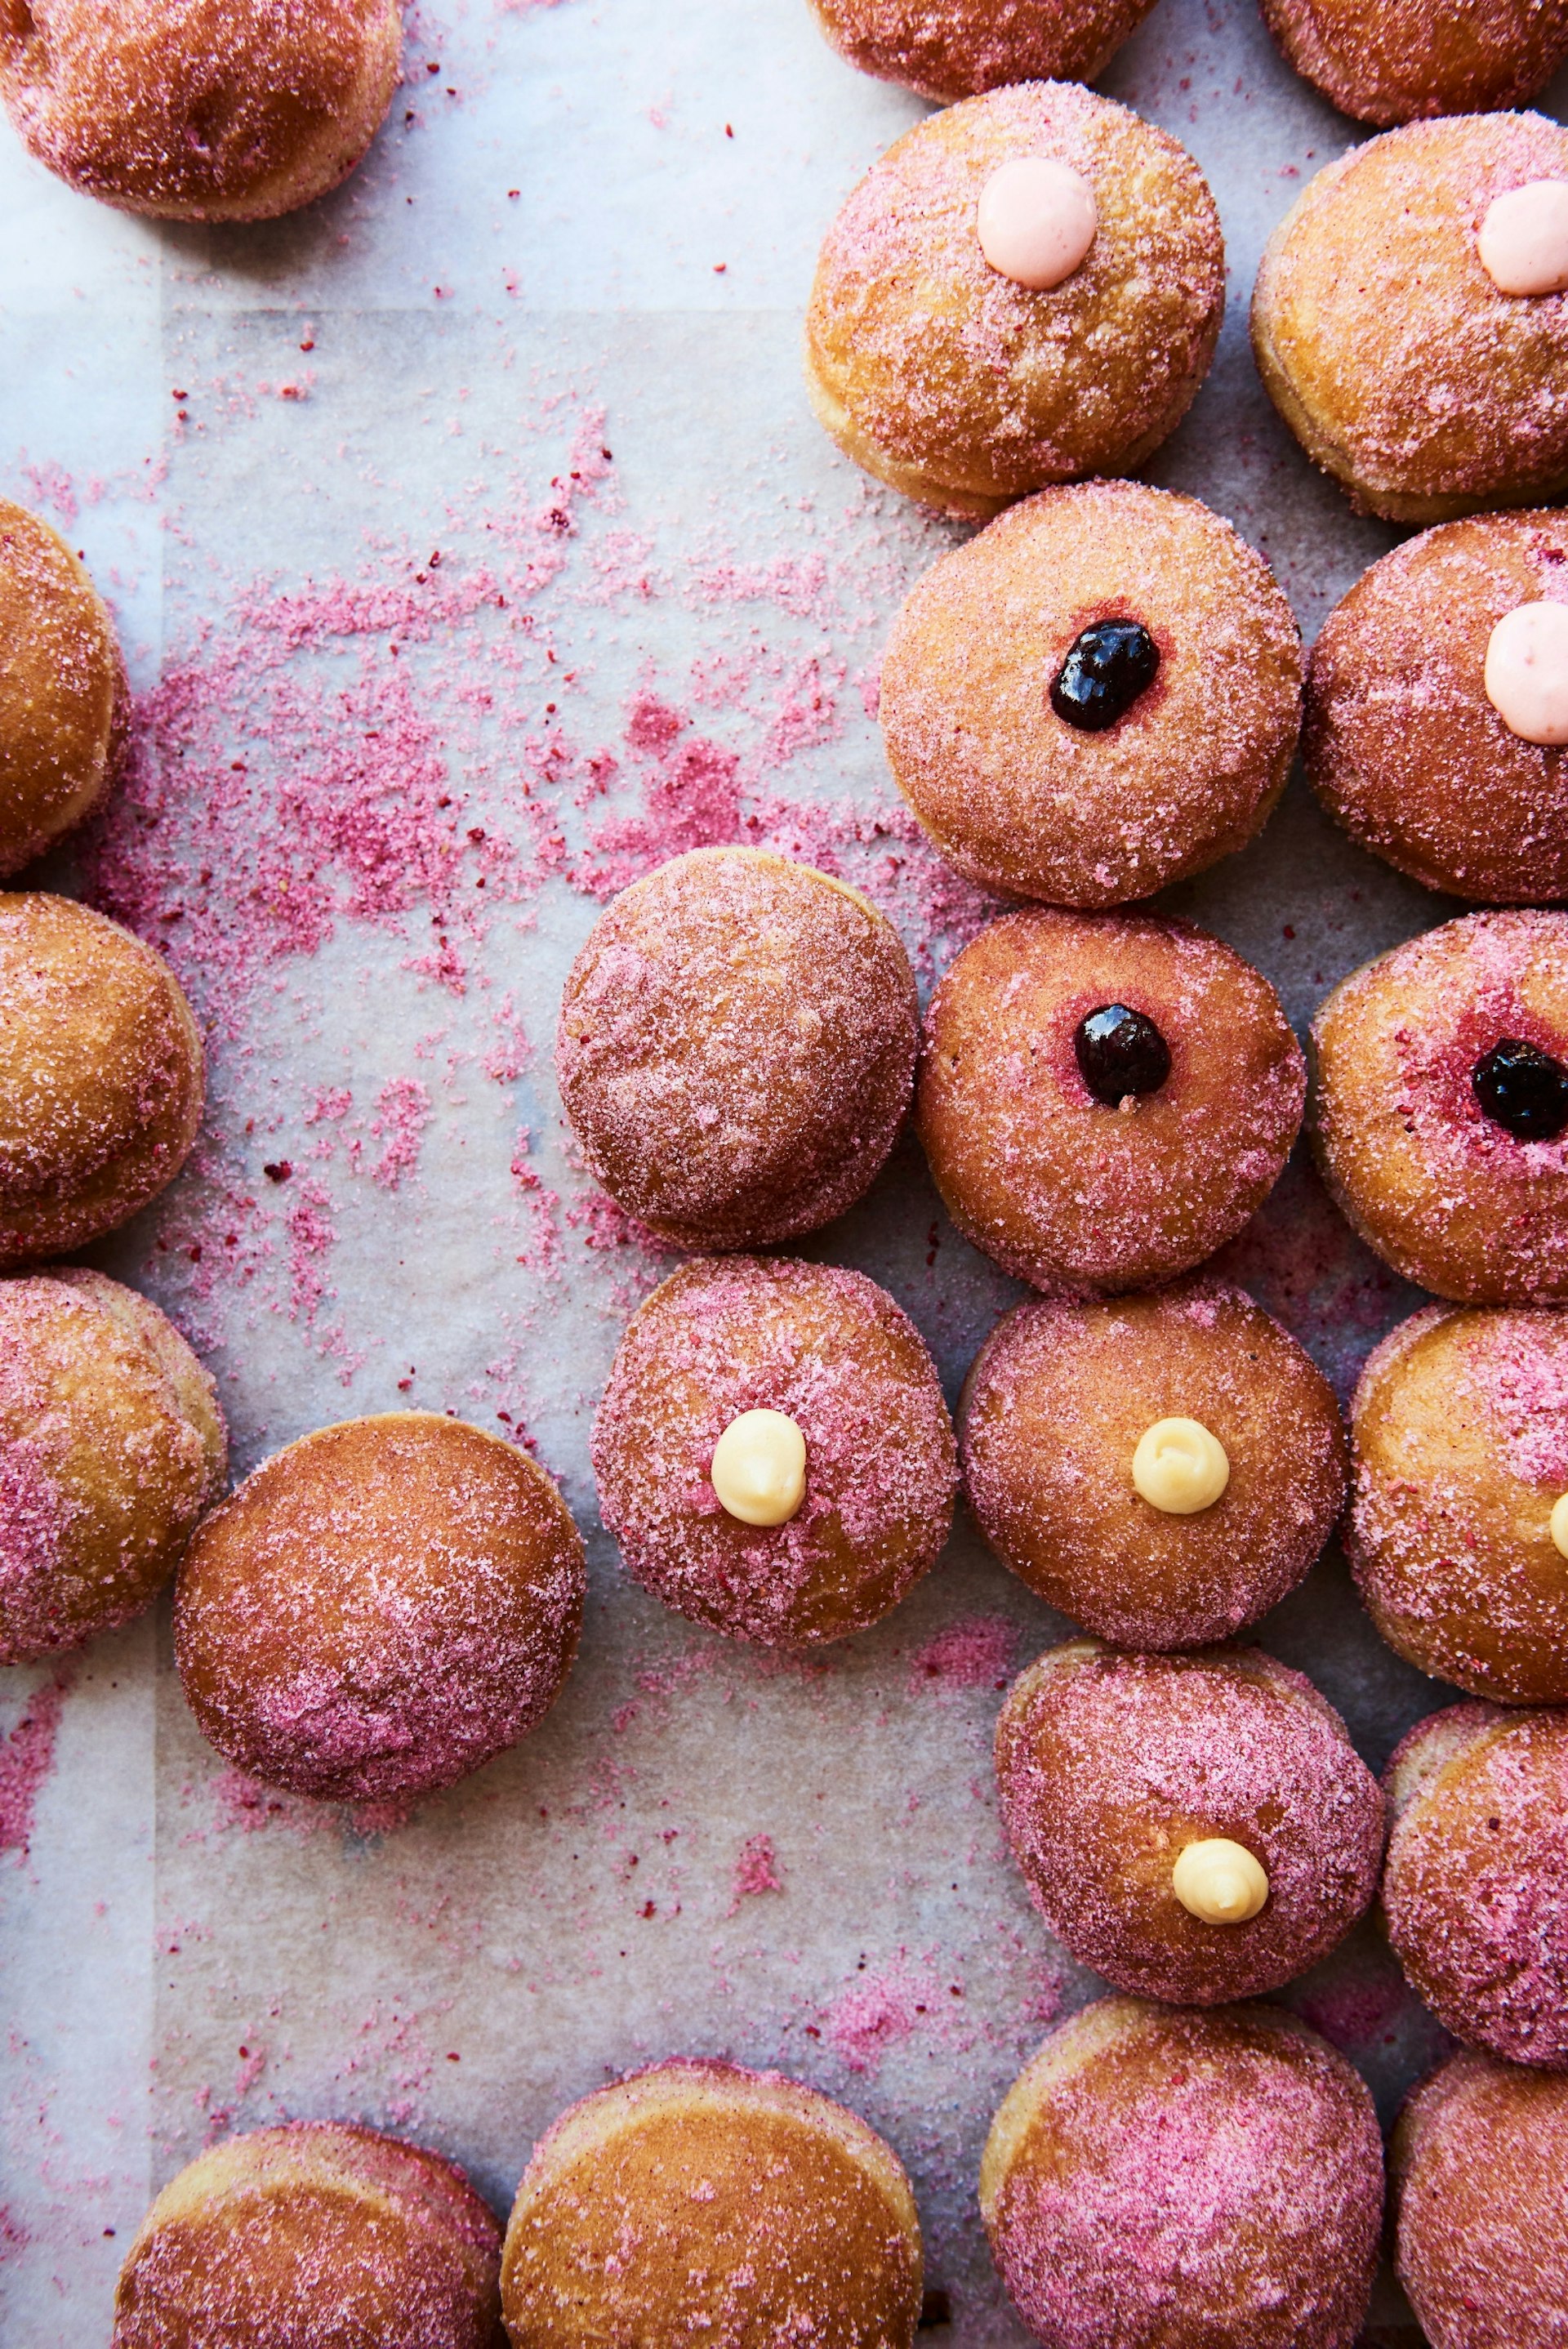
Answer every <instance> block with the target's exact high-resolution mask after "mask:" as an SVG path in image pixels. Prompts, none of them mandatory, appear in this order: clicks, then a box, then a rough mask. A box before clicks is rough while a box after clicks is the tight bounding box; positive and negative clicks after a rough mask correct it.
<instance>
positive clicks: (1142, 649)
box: [1051, 620, 1160, 734]
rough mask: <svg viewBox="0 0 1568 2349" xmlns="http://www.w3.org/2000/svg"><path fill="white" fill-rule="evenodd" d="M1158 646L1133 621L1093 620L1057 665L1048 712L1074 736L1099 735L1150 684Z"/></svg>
mask: <svg viewBox="0 0 1568 2349" xmlns="http://www.w3.org/2000/svg"><path fill="white" fill-rule="evenodd" d="M1158 667H1160V647H1159V646H1158V645H1157V644H1156V643H1155V641H1154V639H1153V637H1152V636H1150V633H1149V631H1148V629H1147V628H1145V627H1143V626H1140V623H1139V622H1138V621H1137V620H1096V621H1095V622H1094V623H1093V624H1092V625H1091V626H1089V627H1087V628H1086V629H1085V630H1084V632H1083V634H1082V636H1079V638H1078V642H1077V643H1076V644H1075V645H1074V647H1073V648H1072V650H1071V652H1070V653H1068V657H1067V658H1066V660H1065V661H1063V663H1062V665H1061V667H1060V669H1059V670H1058V671H1057V678H1056V682H1055V684H1054V685H1053V686H1052V687H1051V708H1052V709H1054V710H1055V711H1056V713H1057V717H1058V718H1062V719H1066V720H1067V723H1068V725H1069V726H1076V727H1077V728H1078V730H1079V732H1080V733H1084V734H1103V733H1104V732H1105V730H1106V728H1107V727H1108V726H1114V725H1115V724H1116V721H1117V719H1119V718H1125V717H1126V715H1127V713H1128V711H1129V710H1130V709H1131V707H1132V705H1133V703H1134V702H1135V701H1136V700H1137V698H1138V697H1139V695H1140V693H1143V692H1145V691H1147V689H1148V688H1149V687H1150V686H1151V685H1152V684H1153V682H1154V672H1155V670H1156V669H1157V668H1158Z"/></svg>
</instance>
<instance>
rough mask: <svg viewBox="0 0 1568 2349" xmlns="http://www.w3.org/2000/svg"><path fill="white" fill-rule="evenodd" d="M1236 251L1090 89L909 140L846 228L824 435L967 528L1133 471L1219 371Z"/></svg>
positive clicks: (873, 178)
mask: <svg viewBox="0 0 1568 2349" xmlns="http://www.w3.org/2000/svg"><path fill="white" fill-rule="evenodd" d="M1224 293H1225V252H1224V240H1223V238H1222V235H1221V233H1220V216H1219V213H1218V212H1216V211H1215V209H1214V200H1213V198H1212V195H1211V194H1210V192H1209V186H1208V182H1207V181H1206V180H1205V179H1204V177H1203V175H1202V172H1201V171H1199V169H1198V166H1197V165H1196V163H1194V162H1193V160H1192V158H1191V156H1190V155H1189V154H1188V152H1187V150H1186V149H1185V148H1184V147H1180V146H1178V145H1177V143H1176V141H1175V140H1174V139H1171V138H1170V137H1168V136H1167V134H1166V133H1165V132H1164V131H1163V130H1157V129H1155V128H1154V127H1153V125H1152V124H1151V123H1148V122H1143V121H1140V119H1139V117H1138V116H1137V115H1136V114H1132V113H1130V112H1129V110H1128V109H1127V108H1126V107H1124V106H1117V105H1115V104H1114V103H1113V102H1112V101H1111V100H1110V99H1109V98H1097V97H1096V96H1095V95H1094V93H1093V92H1092V91H1091V90H1087V89H1080V88H1078V86H1077V85H1076V84H1075V83H1071V82H1050V81H1047V82H1039V81H1037V82H1025V83H1021V84H1019V85H1017V86H1016V87H1015V88H1009V89H996V90H992V91H991V92H990V93H989V94H988V95H986V96H984V97H979V98H966V99H965V101H964V103H963V104H962V105H961V106H954V107H950V108H948V109H947V111H946V112H945V113H943V114H937V115H933V116H931V117H929V118H928V119H926V120H925V121H923V122H920V123H917V124H916V125H915V127H914V129H913V130H910V131H907V132H906V133H905V135H904V136H903V138H902V139H901V140H899V141H898V143H897V145H896V146H894V147H892V148H890V149H889V150H888V152H887V153H886V154H885V155H884V156H883V157H882V160H881V162H880V163H877V164H874V165H873V166H872V170H871V171H869V172H868V173H867V175H866V177H865V178H864V179H863V180H862V181H861V184H860V186H859V187H858V188H857V189H856V190H855V191H854V192H853V194H852V195H851V197H850V198H849V200H848V202H846V203H845V205H844V207H843V209H842V211H841V212H840V214H839V216H838V219H837V220H836V221H835V222H834V223H833V225H832V227H831V228H830V230H829V232H828V235H827V238H826V241H825V242H824V243H823V246H822V252H821V257H820V261H819V262H818V264H817V276H816V283H815V285H813V287H812V291H811V301H810V309H809V310H808V312H807V317H806V380H807V388H808V389H809V390H810V395H811V401H812V405H813V407H814V408H815V409H816V411H817V414H818V417H819V418H820V420H821V422H822V424H823V425H824V426H825V427H826V429H828V431H829V432H830V433H831V435H832V437H833V439H834V440H836V441H837V442H838V444H839V446H840V448H841V449H842V450H844V452H845V454H846V455H847V456H850V457H852V458H853V459H854V460H855V462H856V463H857V464H858V465H862V466H864V467H865V469H866V471H868V472H870V473H872V474H874V475H875V476H876V478H877V479H878V480H879V481H887V482H889V483H891V485H892V488H894V489H895V490H902V491H903V493H904V494H905V496H907V497H912V498H918V499H920V500H921V501H922V502H923V503H925V504H927V505H932V506H936V507H939V508H941V509H942V510H943V511H944V512H948V513H954V514H970V515H980V516H985V515H988V514H993V513H995V512H998V511H999V510H1000V508H1001V507H1003V506H1005V505H1006V504H1007V503H1008V502H1010V501H1011V500H1012V499H1014V498H1016V497H1019V496H1021V495H1022V494H1023V492H1025V491H1026V490H1038V489H1043V488H1044V487H1045V486H1046V485H1047V482H1052V481H1079V480H1081V479H1083V478H1084V477H1085V476H1086V475H1088V474H1091V473H1125V472H1130V471H1132V469H1133V468H1134V466H1137V465H1140V464H1141V463H1142V461H1143V460H1144V459H1145V458H1146V457H1147V456H1149V455H1150V453H1151V452H1152V451H1153V450H1155V449H1157V448H1158V447H1159V446H1160V443H1161V441H1162V440H1164V439H1165V437H1166V435H1167V434H1168V433H1169V432H1171V431H1172V430H1173V429H1175V427H1176V425H1177V424H1178V423H1179V422H1180V421H1181V417H1182V416H1183V415H1184V414H1185V412H1186V410H1187V408H1188V406H1189V404H1190V403H1191V399H1192V398H1193V395H1194V394H1195V392H1196V391H1197V388H1198V386H1199V385H1200V384H1201V383H1202V379H1203V378H1204V376H1205V375H1206V374H1207V373H1208V371H1209V363H1210V361H1211V359H1212V357H1213V355H1214V345H1215V342H1216V340H1217V338H1218V336H1219V331H1220V316H1221V312H1222V309H1223V307H1224Z"/></svg>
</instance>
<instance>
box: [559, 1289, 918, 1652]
mask: <svg viewBox="0 0 1568 2349" xmlns="http://www.w3.org/2000/svg"><path fill="white" fill-rule="evenodd" d="M593 1469H594V1474H595V1475H596V1476H597V1477H598V1480H599V1505H600V1507H601V1510H602V1511H603V1518H604V1522H605V1524H606V1525H607V1526H609V1528H610V1530H611V1532H612V1533H613V1534H614V1536H615V1537H616V1539H617V1540H618V1541H619V1543H620V1545H621V1554H622V1557H624V1559H625V1562H626V1565H627V1567H628V1568H629V1569H630V1571H631V1572H632V1573H633V1574H634V1576H635V1577H636V1578H637V1580H638V1581H639V1582H640V1583H642V1584H643V1585H644V1587H645V1588H646V1589H649V1590H651V1591H653V1592H654V1594H655V1597H657V1598H659V1599H664V1600H665V1602H666V1604H667V1605H669V1606H671V1607H678V1608H679V1609H680V1611H681V1613H682V1614H683V1615H689V1616H691V1617H692V1618H693V1619H694V1620H695V1621H696V1622H698V1623H706V1624H707V1626H708V1628H709V1630H715V1631H724V1632H727V1633H729V1634H731V1635H732V1636H734V1637H736V1638H739V1639H746V1640H760V1641H762V1642H763V1643H764V1644H765V1645H767V1646H769V1647H805V1646H814V1645H816V1644H818V1643H820V1641H822V1640H841V1639H843V1638H844V1637H845V1636H846V1634H847V1633H849V1632H851V1631H863V1630H866V1628H867V1627H868V1626H869V1625H870V1624H872V1623H875V1622H878V1621H880V1620H881V1619H882V1616H884V1615H885V1614H886V1613H887V1612H888V1609H890V1608H892V1607H894V1606H896V1605H897V1603H898V1601H899V1600H900V1599H902V1598H903V1596H904V1594H905V1592H906V1591H908V1590H909V1589H911V1588H913V1585H914V1583H915V1582H917V1581H918V1580H919V1578H920V1577H921V1576H922V1575H923V1574H924V1573H925V1572H926V1571H927V1569H928V1568H931V1567H932V1566H934V1564H935V1562H936V1558H937V1556H938V1553H939V1552H940V1550H941V1548H942V1546H943V1543H944V1541H945V1540H946V1538H947V1534H948V1529H949V1527H950V1526H951V1524H952V1521H953V1497H954V1488H955V1486H956V1485H957V1481H958V1477H957V1464H956V1459H955V1455H954V1440H953V1424H952V1422H951V1420H950V1419H949V1418H948V1415H947V1405H946V1404H945V1402H944V1401H943V1398H942V1389H941V1386H940V1385H939V1383H938V1381H937V1376H936V1366H935V1364H934V1362H933V1361H932V1359H931V1357H930V1355H929V1354H928V1353H927V1352H926V1350H925V1347H924V1345H923V1343H922V1340H921V1338H920V1334H919V1332H918V1330H916V1329H915V1327H914V1325H913V1322H912V1321H911V1320H910V1319H908V1317H907V1316H906V1315H905V1314H904V1313H903V1312H901V1311H900V1309H899V1308H898V1307H897V1306H896V1305H895V1304H894V1302H893V1300H892V1298H891V1297H890V1296H889V1295H888V1294H887V1291H886V1290H885V1289H883V1288H878V1287H877V1285H876V1283H875V1281H874V1280H868V1279H867V1278H865V1276H864V1274H863V1273H859V1272H845V1271H841V1270H840V1269H839V1268H837V1267H836V1266H833V1265H823V1264H802V1263H796V1262H791V1261H789V1259H779V1258H768V1257H721V1258H719V1259H717V1261H715V1260H709V1261H707V1262H699V1263H696V1264H686V1265H683V1266H682V1267H681V1268H680V1270H679V1271H678V1272H675V1273H672V1274H671V1276H670V1278H669V1279H668V1280H666V1281H665V1283H664V1284H663V1286H662V1287H661V1288H656V1289H655V1291H654V1293H653V1295H652V1296H651V1297H650V1298H649V1299H647V1301H646V1302H645V1304H644V1305H642V1306H641V1307H639V1309H638V1310H637V1312H636V1313H635V1314H634V1316H633V1318H632V1321H631V1324H630V1326H629V1328H628V1329H627V1331H626V1334H625V1336H624V1339H623V1340H621V1346H620V1350H619V1351H618V1353H617V1354H616V1356H615V1361H614V1368H613V1369H612V1371H611V1372H610V1381H609V1384H608V1385H607V1387H606V1388H605V1390H604V1396H603V1402H601V1403H600V1405H599V1411H598V1416H597V1418H596V1419H595V1421H594V1423H593Z"/></svg>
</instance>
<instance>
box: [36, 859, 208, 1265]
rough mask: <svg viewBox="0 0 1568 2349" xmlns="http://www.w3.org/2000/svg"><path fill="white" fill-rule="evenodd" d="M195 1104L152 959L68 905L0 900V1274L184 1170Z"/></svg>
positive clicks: (59, 1245)
mask: <svg viewBox="0 0 1568 2349" xmlns="http://www.w3.org/2000/svg"><path fill="white" fill-rule="evenodd" d="M203 1098H204V1083H203V1073H202V1057H201V1038H200V1036H199V1035H198V1034H197V1032H196V1023H195V1021H194V1020H193V1019H191V1008H190V1006H189V1004H188V1003H187V1002H186V1000H185V998H184V996H183V994H182V993H181V989H180V986H179V984H178V982H177V980H176V979H175V978H174V976H173V973H172V972H171V971H170V969H169V967H168V965H167V964H166V963H165V962H164V961H163V959H162V957H161V956H160V955H157V954H155V953H154V952H153V950H152V948H151V947H149V946H144V945H143V944H142V942H141V940H140V939H139V938H135V937H132V936H131V934H130V932H129V930H122V929H121V928H120V926H119V923H118V922H110V921H106V920H105V918H104V916H102V915H101V914H94V913H91V912H89V911H88V907H87V906H86V905H77V904H75V903H74V902H73V901H72V900H71V899H69V898H67V897H50V896H46V895H42V894H41V893H37V892H21V891H19V892H17V893H15V894H14V895H0V1267H8V1266H11V1265H16V1264H26V1263H27V1262H28V1261H29V1260H30V1259H32V1258H35V1257H46V1256H57V1255H60V1254H62V1253H63V1252H64V1251H65V1250H67V1249H68V1248H77V1247H83V1246H85V1244H86V1243H87V1242H88V1240H91V1239H97V1238H98V1236H99V1234H100V1233H102V1232H109V1231H113V1230H114V1228H115V1226H117V1225H118V1224H123V1223H124V1222H125V1221H126V1220H127V1219H128V1217H129V1216H134V1215H135V1213H136V1211H137V1209H138V1208H139V1207H144V1206H146V1205H147V1203H148V1201H149V1200H150V1199H152V1198H155V1197H156V1196H157V1195H158V1193H159V1192H160V1191H161V1190H162V1189H163V1188H164V1186H165V1185H166V1184H169V1183H171V1182H172V1181H173V1179H174V1177H175V1175H176V1174H179V1172H180V1169H181V1166H183V1164H185V1161H186V1158H187V1157H188V1155H189V1154H190V1151H191V1143H193V1142H194V1141H195V1139H196V1133H197V1129H198V1127H199V1126H200V1124H201V1107H202V1102H203Z"/></svg>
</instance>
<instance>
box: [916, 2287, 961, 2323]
mask: <svg viewBox="0 0 1568 2349" xmlns="http://www.w3.org/2000/svg"><path fill="white" fill-rule="evenodd" d="M952 2322H953V2302H951V2300H949V2298H948V2296H947V2294H946V2293H945V2292H927V2293H926V2295H925V2298H924V2299H923V2301H922V2302H921V2303H920V2323H919V2326H918V2328H917V2329H918V2330H919V2331H920V2332H922V2333H935V2332H937V2331H938V2330H939V2329H940V2327H941V2326H943V2325H944V2324H951V2323H952Z"/></svg>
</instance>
